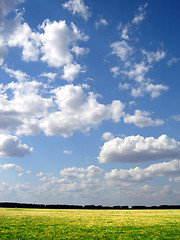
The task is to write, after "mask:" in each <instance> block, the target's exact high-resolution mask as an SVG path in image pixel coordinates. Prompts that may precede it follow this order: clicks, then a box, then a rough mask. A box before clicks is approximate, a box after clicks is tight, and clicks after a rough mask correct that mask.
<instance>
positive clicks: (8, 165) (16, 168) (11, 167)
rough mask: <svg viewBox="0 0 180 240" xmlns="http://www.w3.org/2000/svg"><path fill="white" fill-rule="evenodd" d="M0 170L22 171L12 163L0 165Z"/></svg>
mask: <svg viewBox="0 0 180 240" xmlns="http://www.w3.org/2000/svg"><path fill="white" fill-rule="evenodd" d="M0 169H3V170H16V171H24V169H23V168H22V167H20V166H18V165H16V164H14V163H6V164H0Z"/></svg>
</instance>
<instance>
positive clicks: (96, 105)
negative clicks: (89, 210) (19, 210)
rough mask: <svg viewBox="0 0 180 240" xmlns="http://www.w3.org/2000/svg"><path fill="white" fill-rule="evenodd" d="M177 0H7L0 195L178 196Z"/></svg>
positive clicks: (0, 25)
mask: <svg viewBox="0 0 180 240" xmlns="http://www.w3.org/2000/svg"><path fill="white" fill-rule="evenodd" d="M179 12H180V1H178V0H173V1H170V0H166V1H164V0H159V1H144V0H121V1H119V0H112V1H108V0H98V1H95V0H90V1H86V0H54V1H50V0H44V1H37V0H31V1H30V0H11V1H7V0H0V79H1V82H0V201H12V202H15V201H17V202H33V203H45V204H46V203H51V204H57V203H58V204H82V205H83V204H95V205H99V204H102V205H111V206H113V205H129V206H131V205H148V206H149V205H162V204H179V201H180V188H179V186H180V185H179V182H180V175H179V174H180V137H179V132H180V127H179V126H180V125H179V124H180V107H179V100H180V98H179V92H180V84H179V80H180V79H179V78H180V67H179V66H180V48H179V42H180V27H179V26H180V15H179Z"/></svg>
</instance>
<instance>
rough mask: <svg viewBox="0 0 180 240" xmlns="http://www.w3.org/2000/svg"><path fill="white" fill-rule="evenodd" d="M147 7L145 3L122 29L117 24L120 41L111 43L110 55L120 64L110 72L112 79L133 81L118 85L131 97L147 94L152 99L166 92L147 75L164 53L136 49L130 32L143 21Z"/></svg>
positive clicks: (161, 51) (164, 87)
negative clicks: (116, 58) (129, 93)
mask: <svg viewBox="0 0 180 240" xmlns="http://www.w3.org/2000/svg"><path fill="white" fill-rule="evenodd" d="M147 6H148V4H147V3H146V4H145V5H143V6H140V7H139V9H138V13H137V14H136V16H135V17H134V18H133V20H132V22H130V23H128V24H126V25H125V26H124V27H123V26H122V24H121V23H120V24H119V26H118V30H119V31H120V32H121V40H119V41H116V42H114V43H112V44H111V45H110V47H111V49H112V52H111V54H113V55H115V56H117V57H118V60H120V63H119V65H117V66H114V67H112V68H111V69H110V70H111V72H112V73H113V76H114V77H118V76H119V75H120V76H123V78H124V79H125V80H126V79H127V80H133V81H132V83H131V84H127V83H124V84H122V83H120V85H119V87H120V88H121V89H124V90H131V95H132V96H133V97H142V96H144V94H147V93H148V94H150V95H151V97H152V98H156V97H158V96H160V94H161V93H162V92H163V91H167V90H168V87H167V86H165V85H162V84H154V83H153V81H154V80H153V79H151V78H149V77H148V76H147V75H148V73H149V71H150V69H152V68H153V65H154V64H155V63H157V62H159V61H160V60H162V59H163V58H165V55H166V53H165V52H164V51H163V50H157V51H152V52H148V51H146V50H145V49H137V48H136V47H135V45H134V39H133V38H132V37H131V35H132V31H134V30H135V29H136V28H135V26H136V25H138V24H140V22H141V21H143V20H144V18H145V14H146V11H145V9H146V7H147ZM134 25H135V26H134ZM139 59H140V60H139Z"/></svg>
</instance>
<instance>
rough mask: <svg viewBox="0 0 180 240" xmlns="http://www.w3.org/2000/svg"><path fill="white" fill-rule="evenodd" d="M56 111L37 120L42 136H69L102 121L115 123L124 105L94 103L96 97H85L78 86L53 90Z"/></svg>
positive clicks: (114, 102)
mask: <svg viewBox="0 0 180 240" xmlns="http://www.w3.org/2000/svg"><path fill="white" fill-rule="evenodd" d="M53 93H54V94H55V103H56V104H57V106H58V108H59V111H55V112H52V113H50V114H49V115H48V116H47V117H46V118H44V119H42V120H41V121H40V128H41V129H42V130H43V131H44V132H45V134H46V135H62V136H64V137H68V136H71V135H72V134H73V133H74V132H75V131H81V132H87V131H89V129H90V128H91V127H92V126H96V125H98V124H100V123H101V122H102V121H103V120H108V119H111V118H112V119H113V121H114V122H118V121H119V120H120V118H121V115H122V110H123V107H124V104H122V103H121V102H120V101H113V102H112V104H110V105H107V106H106V105H103V104H100V103H98V102H97V100H96V99H97V96H96V95H95V94H94V93H92V92H89V93H88V95H86V94H85V92H84V91H83V88H82V87H81V86H74V85H65V86H62V87H59V88H57V89H56V90H54V91H53Z"/></svg>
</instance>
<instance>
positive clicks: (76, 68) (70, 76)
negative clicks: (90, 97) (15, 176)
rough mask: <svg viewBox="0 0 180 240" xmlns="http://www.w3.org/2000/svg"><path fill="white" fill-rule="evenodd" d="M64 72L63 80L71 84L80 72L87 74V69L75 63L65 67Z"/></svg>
mask: <svg viewBox="0 0 180 240" xmlns="http://www.w3.org/2000/svg"><path fill="white" fill-rule="evenodd" d="M63 72H64V74H63V75H62V78H63V79H65V80H67V81H69V82H72V81H74V79H75V78H76V77H77V76H78V75H79V73H80V72H85V69H84V68H83V67H82V66H81V65H80V64H77V63H74V64H68V65H66V66H64V71H63Z"/></svg>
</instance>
